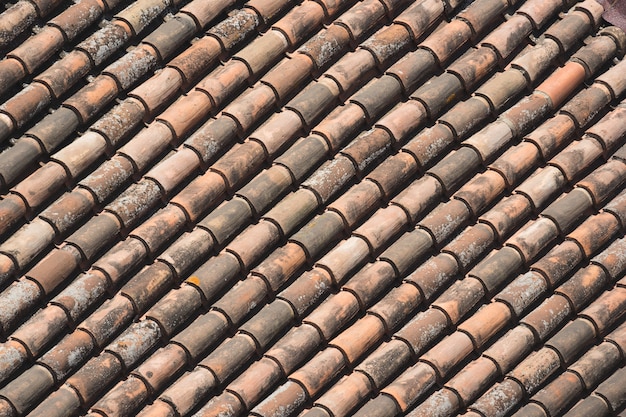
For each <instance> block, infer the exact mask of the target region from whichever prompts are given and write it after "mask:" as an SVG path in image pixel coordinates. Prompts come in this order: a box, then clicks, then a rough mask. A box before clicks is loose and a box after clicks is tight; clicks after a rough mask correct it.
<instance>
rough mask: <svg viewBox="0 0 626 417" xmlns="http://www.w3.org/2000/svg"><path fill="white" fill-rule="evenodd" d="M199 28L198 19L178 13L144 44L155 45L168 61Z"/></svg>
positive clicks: (158, 54) (143, 42)
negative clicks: (197, 25)
mask: <svg viewBox="0 0 626 417" xmlns="http://www.w3.org/2000/svg"><path fill="white" fill-rule="evenodd" d="M217 14H219V10H216V11H215V15H217ZM197 30H198V28H197V27H196V21H195V20H194V19H193V18H192V17H191V16H189V15H186V14H184V13H178V14H176V15H175V16H173V17H172V18H171V19H168V20H166V21H164V22H163V23H162V24H161V25H160V26H159V27H158V28H156V29H155V30H154V31H153V32H152V33H150V34H149V35H148V36H146V37H145V38H144V39H143V41H142V44H143V45H149V46H151V47H153V48H154V49H155V51H156V53H157V54H156V55H157V56H158V58H160V59H161V60H162V61H167V60H168V59H169V58H170V57H171V56H172V55H173V53H174V52H175V51H176V50H177V49H179V48H180V46H181V45H183V44H184V43H185V42H186V41H188V40H191V38H193V36H194V35H195V32H196V31H197ZM143 45H142V46H143ZM134 52H135V50H132V51H130V53H128V54H127V55H125V57H124V58H126V57H128V56H129V55H132V54H133V53H134ZM124 58H122V60H124ZM137 61H139V60H137ZM118 62H119V61H118Z"/></svg>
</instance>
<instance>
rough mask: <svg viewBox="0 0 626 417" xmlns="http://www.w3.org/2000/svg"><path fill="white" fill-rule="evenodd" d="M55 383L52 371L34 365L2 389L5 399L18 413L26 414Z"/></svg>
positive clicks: (0, 392) (0, 391) (0, 393)
mask: <svg viewBox="0 0 626 417" xmlns="http://www.w3.org/2000/svg"><path fill="white" fill-rule="evenodd" d="M53 385H54V378H53V376H52V375H51V374H50V371H49V370H48V369H47V368H45V367H43V366H41V365H37V364H36V365H33V366H32V367H30V368H29V369H27V370H26V371H24V373H22V374H21V375H20V376H18V377H17V378H15V379H13V380H12V381H11V382H10V383H9V384H7V385H6V386H4V387H3V388H2V390H0V395H1V396H2V398H3V399H6V400H8V401H9V402H10V403H11V405H12V406H13V407H14V408H15V410H16V411H17V413H18V414H21V415H23V414H25V413H26V411H27V410H28V409H29V408H31V407H32V406H33V405H34V404H36V402H37V401H38V400H39V399H40V397H42V396H43V395H45V393H47V392H49V391H50V390H51V388H52V387H53Z"/></svg>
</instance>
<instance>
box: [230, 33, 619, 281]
mask: <svg viewBox="0 0 626 417" xmlns="http://www.w3.org/2000/svg"><path fill="white" fill-rule="evenodd" d="M609 38H610V37H604V39H602V38H601V41H607V40H609V42H613V41H611V40H610V39H609ZM564 43H566V42H564ZM566 44H567V43H566ZM613 44H614V42H613ZM597 45H600V43H599V44H597ZM597 45H596V48H593V49H597ZM613 48H615V47H614V46H613ZM546 49H547V48H546ZM553 49H554V48H553ZM556 49H557V51H558V48H556ZM590 49H591V48H590ZM609 49H610V48H609ZM609 56H610V54H609ZM583 62H585V61H583ZM601 63H602V61H601V60H600V61H599V62H597V63H596V65H598V66H601ZM589 64H592V65H591V66H592V67H593V61H592V62H590V63H585V66H589ZM570 68H571V67H570ZM584 69H585V68H584ZM584 69H583V72H584ZM586 69H587V70H588V68H586ZM578 71H579V73H580V69H578ZM596 90H598V89H597V88H596ZM594 93H596V91H594ZM589 94H593V93H589ZM609 96H610V94H609ZM609 96H607V94H605V97H607V99H609V100H610V97H609ZM416 97H417V98H418V100H420V102H424V100H425V99H424V98H423V96H421V97H420V96H419V95H416ZM439 100H441V98H439ZM601 100H602V99H600V101H601ZM357 103H359V102H358V101H357ZM360 104H362V103H360ZM429 104H430V103H427V104H426V106H428V105H429ZM598 105H600V103H598ZM426 106H424V107H423V108H422V109H421V110H422V113H426V110H431V111H432V108H433V105H430V106H428V107H426ZM571 107H572V108H575V106H571ZM425 109H426V110H425ZM592 110H593V111H591V112H590V113H589V115H587V116H586V117H589V118H590V117H591V116H592V115H593V113H594V112H595V111H597V109H592ZM487 111H488V110H487ZM570 111H571V109H570ZM373 113H375V112H373ZM434 113H436V112H434ZM576 115H577V116H580V117H579V118H578V119H576V117H574V120H575V122H576V123H578V120H583V121H584V119H585V115H582V114H580V115H579V114H578V113H577V114H576ZM570 120H571V119H570ZM581 124H583V125H584V123H581ZM473 146H478V149H479V151H480V149H482V148H481V147H480V145H473ZM552 146H554V145H552ZM548 148H549V146H548ZM492 152H493V151H492ZM344 155H349V156H352V155H353V154H352V153H345V154H344ZM486 156H487V157H486V158H485V160H487V159H489V155H486ZM420 162H421V161H420ZM364 168H365V166H363V167H361V170H363V169H364ZM561 169H562V167H561ZM435 176H436V177H437V178H439V179H440V180H442V178H441V175H437V174H435ZM443 181H444V183H443V184H444V186H445V187H446V189H448V188H451V189H454V181H452V182H451V183H446V182H445V181H446V180H445V178H444V179H443ZM311 189H314V190H315V188H314V187H313V186H311ZM316 191H317V190H316ZM335 191H336V190H335ZM318 192H319V191H318ZM320 194H321V193H320ZM390 194H392V193H390ZM327 198H330V196H328V197H327ZM231 206H232V205H231ZM247 210H250V209H249V208H248V209H247ZM344 211H345V210H344ZM339 212H340V213H342V211H341V210H339ZM342 214H343V213H342ZM343 217H344V220H345V221H346V222H350V226H352V225H354V223H356V222H357V221H358V219H351V220H350V218H349V215H347V214H343ZM307 249H308V248H307ZM331 272H333V271H332V270H331Z"/></svg>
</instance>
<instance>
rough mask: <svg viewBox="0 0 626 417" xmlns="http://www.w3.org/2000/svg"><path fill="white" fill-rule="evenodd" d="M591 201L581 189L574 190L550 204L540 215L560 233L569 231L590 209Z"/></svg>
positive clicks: (587, 194)
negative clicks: (553, 224)
mask: <svg viewBox="0 0 626 417" xmlns="http://www.w3.org/2000/svg"><path fill="white" fill-rule="evenodd" d="M592 204H593V201H592V199H591V196H590V195H589V193H588V192H587V191H586V190H585V189H583V188H574V189H573V190H572V191H571V192H569V193H567V194H565V195H564V196H563V197H561V198H560V199H558V200H556V201H555V202H554V203H552V204H550V205H549V206H548V208H547V209H545V210H544V211H543V212H542V213H541V215H542V216H544V217H548V218H550V219H552V220H553V221H554V222H555V223H556V224H557V226H558V227H559V230H560V232H561V233H563V234H565V233H568V232H569V231H571V230H572V229H573V227H574V225H575V224H576V223H577V221H578V220H579V219H580V217H581V216H582V215H583V214H585V213H587V212H588V211H589V209H591V208H592Z"/></svg>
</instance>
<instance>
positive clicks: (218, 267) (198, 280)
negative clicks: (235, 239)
mask: <svg viewBox="0 0 626 417" xmlns="http://www.w3.org/2000/svg"><path fill="white" fill-rule="evenodd" d="M239 273H240V264H239V260H238V259H237V258H236V257H235V256H234V255H233V254H231V253H229V252H224V251H222V252H221V253H220V254H219V255H217V256H215V257H212V258H209V260H208V261H206V262H205V263H204V264H202V265H201V266H200V267H199V268H197V269H196V270H195V271H194V272H193V273H192V274H191V275H190V276H189V278H187V279H186V280H185V282H187V283H188V284H191V285H193V286H195V287H197V288H199V289H200V290H201V291H202V294H203V295H204V298H205V299H206V300H212V299H213V298H214V297H215V296H216V294H217V293H218V292H219V291H220V290H221V289H222V288H223V286H224V285H225V284H227V283H229V282H231V281H233V280H234V279H235V278H236V277H238V275H239Z"/></svg>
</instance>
